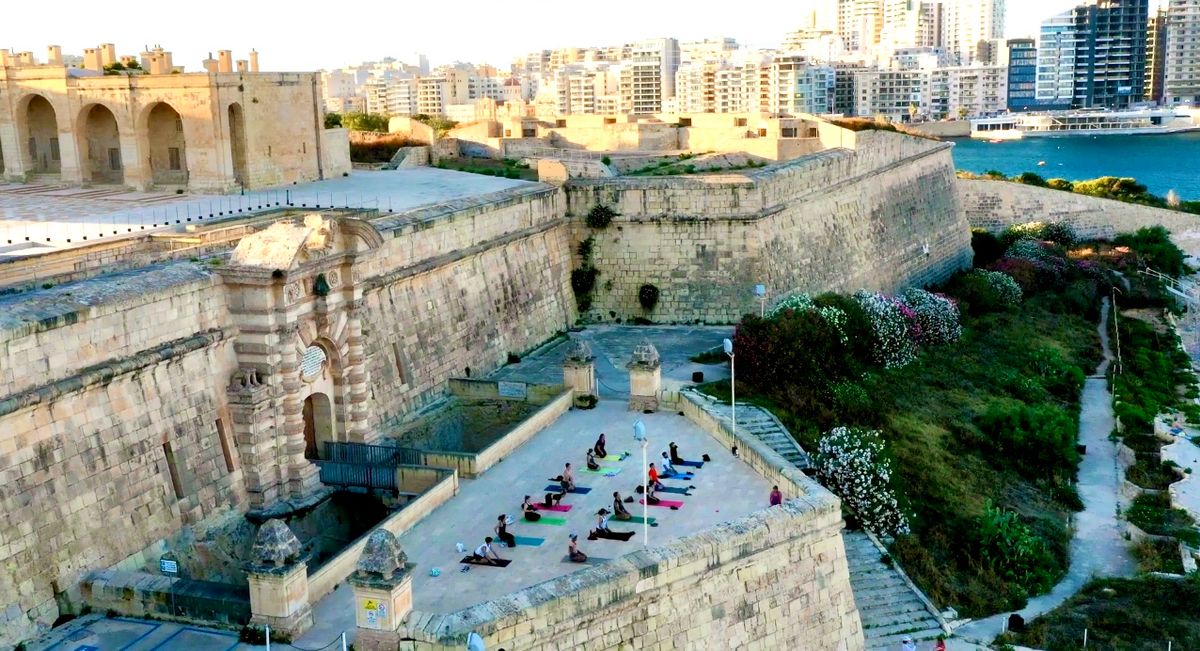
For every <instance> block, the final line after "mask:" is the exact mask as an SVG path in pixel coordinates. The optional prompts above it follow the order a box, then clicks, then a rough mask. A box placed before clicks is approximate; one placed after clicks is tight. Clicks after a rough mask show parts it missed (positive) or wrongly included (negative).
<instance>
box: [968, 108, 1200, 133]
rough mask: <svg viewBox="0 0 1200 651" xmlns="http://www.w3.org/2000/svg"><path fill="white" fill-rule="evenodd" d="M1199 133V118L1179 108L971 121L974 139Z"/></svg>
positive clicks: (1015, 115) (1024, 115)
mask: <svg viewBox="0 0 1200 651" xmlns="http://www.w3.org/2000/svg"><path fill="white" fill-rule="evenodd" d="M1195 130H1200V115H1198V114H1197V113H1196V112H1195V111H1194V110H1189V109H1176V108H1152V109H1132V110H1128V111H1104V110H1094V111H1050V112H1045V113H1010V114H1008V115H1001V116H996V117H990V118H974V119H972V120H971V137H972V138H980V139H984V140H992V141H994V140H1019V139H1021V138H1035V137H1036V138H1055V137H1071V136H1102V135H1123V136H1129V135H1150V134H1166V133H1181V132H1183V131H1195Z"/></svg>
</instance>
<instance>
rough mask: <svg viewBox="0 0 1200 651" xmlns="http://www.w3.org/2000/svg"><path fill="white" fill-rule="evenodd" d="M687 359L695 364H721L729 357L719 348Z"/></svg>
mask: <svg viewBox="0 0 1200 651" xmlns="http://www.w3.org/2000/svg"><path fill="white" fill-rule="evenodd" d="M688 359H690V360H691V361H693V362H695V363H697V364H721V363H723V362H725V361H727V360H728V359H729V355H726V354H725V351H724V350H722V349H721V348H710V349H709V350H706V351H704V352H702V353H697V354H695V355H692V356H691V357H689V358H688Z"/></svg>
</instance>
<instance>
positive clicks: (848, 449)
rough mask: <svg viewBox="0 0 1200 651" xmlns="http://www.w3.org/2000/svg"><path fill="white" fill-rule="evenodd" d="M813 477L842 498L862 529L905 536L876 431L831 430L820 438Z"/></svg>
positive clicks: (905, 528) (889, 467)
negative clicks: (859, 520) (815, 476)
mask: <svg viewBox="0 0 1200 651" xmlns="http://www.w3.org/2000/svg"><path fill="white" fill-rule="evenodd" d="M816 465H817V474H818V476H819V477H820V478H821V480H822V482H823V483H824V484H825V485H826V486H827V487H829V489H830V490H832V491H833V492H834V493H836V494H837V495H838V496H839V497H841V498H842V503H843V504H845V505H846V506H847V507H848V508H850V509H851V510H853V511H854V513H855V514H856V515H857V516H858V517H859V518H860V519H861V520H862V523H863V526H865V527H866V528H868V529H870V530H871V531H874V532H876V533H880V534H884V535H890V536H896V535H902V534H907V533H908V518H907V516H905V515H904V512H903V511H901V510H900V506H899V503H898V502H897V501H896V495H895V493H894V492H893V491H892V487H891V480H892V465H891V460H890V459H888V458H887V456H886V455H885V449H884V444H883V438H882V436H880V433H879V432H878V431H876V430H869V429H864V428H859V427H835V428H833V429H832V430H830V431H829V433H828V434H826V435H825V436H824V437H822V438H821V442H820V444H819V445H818V446H817V455H816Z"/></svg>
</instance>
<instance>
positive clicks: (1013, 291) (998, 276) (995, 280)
mask: <svg viewBox="0 0 1200 651" xmlns="http://www.w3.org/2000/svg"><path fill="white" fill-rule="evenodd" d="M971 273H972V274H977V275H980V276H982V277H983V278H984V280H986V281H987V284H988V286H989V287H990V288H991V290H992V292H993V293H994V294H995V295H996V298H997V299H998V300H999V301H1000V303H1002V304H1004V305H1006V306H1016V305H1019V304H1020V303H1021V296H1022V294H1021V287H1020V285H1018V284H1017V281H1015V280H1013V279H1012V276H1009V275H1008V274H1002V273H999V272H996V271H985V270H983V269H976V270H974V271H972V272H971Z"/></svg>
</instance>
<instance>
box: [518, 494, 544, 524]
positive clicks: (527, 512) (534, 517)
mask: <svg viewBox="0 0 1200 651" xmlns="http://www.w3.org/2000/svg"><path fill="white" fill-rule="evenodd" d="M521 513H522V514H524V516H525V520H526V521H527V522H537V521H538V520H541V519H542V514H541V513H538V512H537V509H536V508H534V506H533V502H530V501H529V496H528V495H526V496H525V501H524V502H521Z"/></svg>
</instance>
